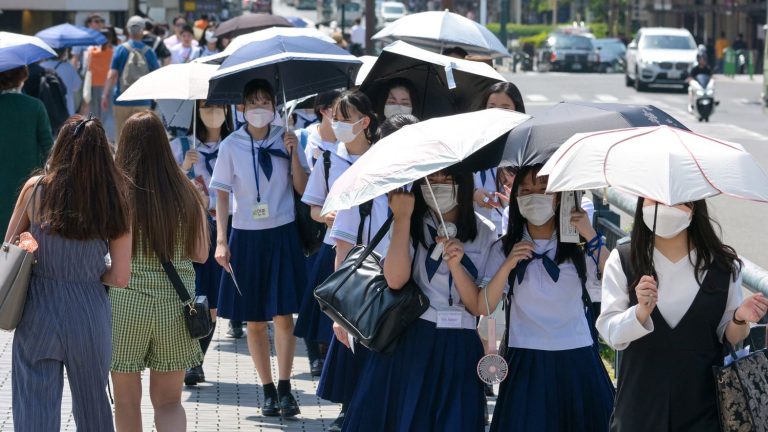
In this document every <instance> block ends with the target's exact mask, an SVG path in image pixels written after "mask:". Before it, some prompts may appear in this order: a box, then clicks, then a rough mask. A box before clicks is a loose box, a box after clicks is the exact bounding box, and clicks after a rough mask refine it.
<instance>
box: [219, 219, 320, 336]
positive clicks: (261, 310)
mask: <svg viewBox="0 0 768 432" xmlns="http://www.w3.org/2000/svg"><path fill="white" fill-rule="evenodd" d="M229 250H230V253H231V254H232V256H231V258H230V262H231V263H232V267H233V268H234V270H235V278H237V283H238V284H239V285H240V291H241V292H238V291H237V289H236V288H235V284H234V283H233V282H232V277H231V276H230V275H229V274H228V273H226V272H222V275H221V284H220V291H219V310H218V314H219V316H221V317H224V318H228V319H230V320H236V321H251V322H266V321H271V320H272V318H273V317H275V316H279V315H291V314H294V313H296V312H298V311H299V306H300V305H301V295H302V293H303V291H304V284H305V276H304V270H305V267H304V266H305V264H304V256H303V254H302V252H301V248H300V246H299V233H298V230H297V229H296V224H294V223H293V222H291V223H289V224H286V225H282V226H279V227H277V228H271V229H265V230H240V229H236V228H233V229H232V233H231V235H230V236H229Z"/></svg>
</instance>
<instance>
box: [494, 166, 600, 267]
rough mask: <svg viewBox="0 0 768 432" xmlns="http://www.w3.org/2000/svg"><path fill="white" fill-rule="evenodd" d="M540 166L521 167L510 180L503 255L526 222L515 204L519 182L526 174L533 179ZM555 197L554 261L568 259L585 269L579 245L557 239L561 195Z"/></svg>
mask: <svg viewBox="0 0 768 432" xmlns="http://www.w3.org/2000/svg"><path fill="white" fill-rule="evenodd" d="M541 167H542V165H540V164H539V165H532V166H524V167H521V168H520V169H519V170H518V172H517V175H516V176H515V181H514V182H512V193H511V194H510V196H509V224H508V227H509V230H508V232H507V234H506V235H504V237H503V238H502V245H503V246H504V254H505V255H509V253H510V252H511V251H512V247H513V246H514V245H515V244H516V243H518V242H520V240H522V239H523V232H524V228H525V226H526V224H527V223H528V220H527V219H525V218H524V217H523V215H522V214H521V213H520V206H519V205H518V204H517V196H518V192H519V191H520V184H521V183H522V182H523V180H525V178H526V177H528V176H533V178H534V179H535V178H536V175H537V174H538V173H539V170H540V169H541ZM555 199H556V200H557V206H556V208H555V235H556V236H558V240H557V251H556V252H555V262H556V263H557V264H562V263H564V262H566V261H569V260H570V261H571V262H572V263H573V265H574V266H576V268H577V269H579V268H581V269H585V268H586V262H585V259H584V253H583V252H582V251H581V249H580V248H579V245H577V244H575V243H563V242H561V241H560V240H559V238H560V218H559V217H557V215H558V214H559V212H560V206H561V205H562V202H561V195H560V194H557V195H556V197H555ZM580 239H581V241H582V242H584V241H585V240H584V238H583V237H580Z"/></svg>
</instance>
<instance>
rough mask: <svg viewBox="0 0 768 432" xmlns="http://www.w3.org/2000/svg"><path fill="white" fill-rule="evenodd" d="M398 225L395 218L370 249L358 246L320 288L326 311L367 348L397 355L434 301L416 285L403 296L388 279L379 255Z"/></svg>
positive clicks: (319, 297) (317, 290) (317, 292)
mask: <svg viewBox="0 0 768 432" xmlns="http://www.w3.org/2000/svg"><path fill="white" fill-rule="evenodd" d="M390 225H392V216H390V217H389V219H387V221H386V222H385V223H384V225H383V226H382V227H381V229H379V231H378V232H377V233H376V236H375V237H374V238H373V239H372V240H371V242H370V243H369V244H368V246H361V245H358V246H355V247H354V248H352V250H351V251H350V252H349V255H347V258H346V259H345V260H344V262H343V263H342V264H341V266H340V267H339V269H338V270H337V271H336V272H334V273H333V274H332V275H331V276H330V277H328V279H326V280H325V281H324V282H323V283H322V284H320V285H319V286H318V287H317V288H315V298H316V299H317V301H318V303H319V304H320V310H322V311H323V312H325V314H326V315H328V316H329V317H330V318H331V319H332V320H333V321H335V322H336V323H338V324H339V325H340V326H342V327H343V328H344V330H346V331H347V332H349V333H350V334H351V335H352V336H354V337H355V338H356V339H358V340H359V341H360V343H361V344H363V346H365V347H366V348H368V349H370V350H372V351H377V352H385V353H388V352H392V351H393V350H394V348H395V346H396V342H397V339H398V337H399V336H400V335H401V334H402V333H403V332H404V331H405V330H406V329H407V328H408V326H409V325H410V324H411V323H413V321H415V320H416V319H418V318H419V317H420V316H421V315H422V314H423V313H424V312H425V311H426V310H427V309H428V308H429V299H428V298H427V296H426V295H424V293H423V292H421V289H420V288H419V287H418V285H416V284H415V283H414V282H413V281H412V280H411V281H409V282H408V283H407V284H406V285H405V286H403V287H402V288H401V289H399V290H395V289H391V288H389V286H388V285H387V281H386V279H385V278H384V271H383V269H382V266H381V257H380V256H379V255H378V254H377V253H376V252H374V251H373V249H374V248H375V247H376V246H377V245H378V244H379V242H380V241H381V240H382V239H383V238H384V236H385V235H386V234H387V232H388V231H389V227H390Z"/></svg>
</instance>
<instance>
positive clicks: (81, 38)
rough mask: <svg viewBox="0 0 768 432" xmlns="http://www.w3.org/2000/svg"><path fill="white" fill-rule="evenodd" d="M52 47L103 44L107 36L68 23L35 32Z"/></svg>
mask: <svg viewBox="0 0 768 432" xmlns="http://www.w3.org/2000/svg"><path fill="white" fill-rule="evenodd" d="M35 36H37V37H39V38H40V39H42V40H43V41H44V42H45V43H47V44H48V45H50V46H51V47H52V48H68V47H73V46H88V45H104V44H105V43H107V37H106V36H104V35H103V34H101V33H100V32H98V31H96V30H93V29H89V28H87V27H79V26H74V25H72V24H69V23H64V24H59V25H56V26H53V27H48V28H47V29H45V30H41V31H39V32H37V34H35Z"/></svg>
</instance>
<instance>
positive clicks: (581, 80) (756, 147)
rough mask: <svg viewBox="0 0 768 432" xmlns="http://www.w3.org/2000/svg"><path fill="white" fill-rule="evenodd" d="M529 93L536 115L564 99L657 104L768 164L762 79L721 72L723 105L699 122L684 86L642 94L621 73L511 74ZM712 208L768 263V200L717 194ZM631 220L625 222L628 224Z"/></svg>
mask: <svg viewBox="0 0 768 432" xmlns="http://www.w3.org/2000/svg"><path fill="white" fill-rule="evenodd" d="M506 77H507V78H508V79H509V80H510V81H512V82H514V83H515V84H516V85H517V86H518V87H519V88H520V91H521V92H522V93H523V97H524V99H525V104H526V108H528V111H529V112H530V113H532V114H535V113H536V112H538V111H540V110H542V109H544V108H546V107H547V106H551V105H552V104H554V103H557V102H559V101H561V100H566V101H594V102H619V103H636V104H637V103H639V104H653V105H655V106H657V107H658V108H661V109H662V110H664V111H666V112H667V113H669V114H671V115H673V116H675V117H676V118H677V119H678V120H680V121H681V122H682V123H683V124H685V125H686V126H687V127H689V128H690V129H691V130H693V131H695V132H698V133H702V134H705V135H710V136H713V137H715V138H719V139H724V140H729V141H733V142H737V143H739V144H742V145H743V146H744V147H745V148H746V149H747V150H748V151H749V152H750V153H752V154H753V155H754V156H755V157H756V158H757V159H758V161H759V162H760V164H761V165H762V166H763V167H764V168H766V169H768V116H766V115H764V114H763V113H762V108H761V106H760V85H761V82H762V80H760V79H758V78H755V81H749V80H748V79H746V77H738V78H736V79H730V78H725V77H720V76H718V77H716V79H717V86H716V91H717V99H719V100H720V106H719V107H718V108H717V110H716V112H715V113H714V115H713V116H712V118H711V120H710V123H699V122H698V121H697V119H696V118H694V117H693V116H692V115H691V114H688V112H687V110H686V105H687V103H688V102H687V100H688V95H687V94H684V93H682V92H681V91H679V90H672V89H653V90H652V91H649V92H642V93H638V92H636V91H635V90H634V89H633V88H629V87H625V86H624V77H623V75H621V74H610V75H606V74H568V73H537V72H528V73H508V74H506ZM710 202H711V204H712V205H711V208H712V210H711V213H712V214H713V216H714V218H715V219H716V220H718V221H719V222H720V224H721V225H722V228H723V236H724V239H725V241H726V242H727V243H729V244H731V245H732V246H733V247H735V248H736V250H737V251H738V252H739V253H740V254H742V255H743V256H745V257H747V258H749V259H750V260H752V261H754V262H755V263H757V264H758V265H760V266H762V267H764V268H768V251H767V250H766V248H765V247H764V243H765V239H766V238H767V237H768V236H767V235H768V231H765V230H766V225H764V222H765V221H766V220H768V204H759V203H752V202H746V201H741V200H737V199H734V198H727V197H717V198H714V199H712V200H710ZM626 223H627V222H625V225H624V227H627V226H628V225H626Z"/></svg>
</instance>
